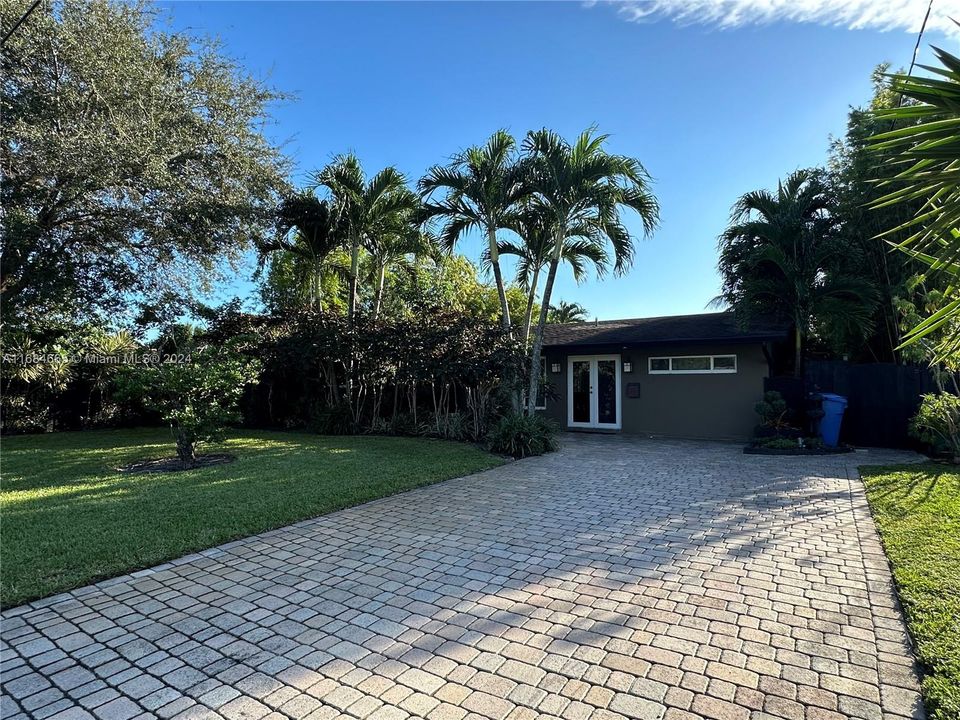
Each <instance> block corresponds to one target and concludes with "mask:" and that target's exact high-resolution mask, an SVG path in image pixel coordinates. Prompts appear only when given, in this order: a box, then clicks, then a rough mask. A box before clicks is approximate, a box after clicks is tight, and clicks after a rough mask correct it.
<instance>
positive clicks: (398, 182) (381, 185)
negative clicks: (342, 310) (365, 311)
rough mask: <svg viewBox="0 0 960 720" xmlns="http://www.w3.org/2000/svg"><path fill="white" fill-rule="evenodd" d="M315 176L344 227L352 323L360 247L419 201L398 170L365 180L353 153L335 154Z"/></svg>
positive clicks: (385, 169)
mask: <svg viewBox="0 0 960 720" xmlns="http://www.w3.org/2000/svg"><path fill="white" fill-rule="evenodd" d="M314 179H315V181H316V183H317V185H320V186H323V187H325V188H327V190H329V191H330V194H331V196H332V198H333V207H334V210H335V214H336V216H337V221H338V222H340V223H343V225H344V227H345V232H346V235H347V239H348V245H349V249H350V270H349V278H350V288H349V291H348V293H349V296H348V298H347V322H348V323H350V324H353V320H354V316H355V315H356V311H357V296H358V291H357V285H358V278H359V274H360V250H361V248H362V247H363V246H364V245H365V244H368V243H370V242H371V238H373V237H375V236H376V235H377V234H378V233H380V232H382V231H383V230H384V228H386V227H389V226H391V224H392V223H395V222H396V221H397V218H398V217H399V216H402V215H404V214H408V213H413V212H415V211H416V210H417V207H418V205H419V203H418V201H417V196H416V195H415V194H414V193H413V192H411V191H410V189H409V188H408V187H407V181H406V178H405V177H404V176H403V174H402V173H401V172H400V171H398V170H397V169H396V168H394V167H387V168H384V169H383V170H381V171H380V172H378V173H377V174H376V175H374V176H373V177H372V178H370V180H369V181H368V180H367V179H366V176H365V175H364V172H363V167H362V166H361V165H360V161H359V160H358V159H357V156H356V155H354V154H353V153H348V154H346V155H340V156H338V157H336V158H334V160H333V162H332V163H330V164H329V165H327V167H325V168H324V169H323V170H321V171H320V172H318V173H316V174H315V176H314Z"/></svg>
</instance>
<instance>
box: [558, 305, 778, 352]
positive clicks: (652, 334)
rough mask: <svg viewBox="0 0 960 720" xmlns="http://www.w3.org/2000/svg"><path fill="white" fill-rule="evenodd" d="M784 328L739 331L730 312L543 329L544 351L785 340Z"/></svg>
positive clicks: (770, 326) (769, 326)
mask: <svg viewBox="0 0 960 720" xmlns="http://www.w3.org/2000/svg"><path fill="white" fill-rule="evenodd" d="M786 333H787V326H786V325H784V324H782V323H773V322H767V323H762V324H754V325H753V326H751V327H749V328H747V329H744V328H741V327H740V326H739V325H738V324H737V321H736V320H735V319H734V317H733V313H732V312H729V311H728V312H717V313H702V314H700V315H672V316H667V317H654V318H633V319H630V320H601V321H599V322H585V323H566V324H563V325H547V326H546V327H545V328H544V331H543V345H544V347H559V346H567V345H663V344H669V343H690V344H697V343H708V342H762V341H765V340H780V339H783V338H784V337H786Z"/></svg>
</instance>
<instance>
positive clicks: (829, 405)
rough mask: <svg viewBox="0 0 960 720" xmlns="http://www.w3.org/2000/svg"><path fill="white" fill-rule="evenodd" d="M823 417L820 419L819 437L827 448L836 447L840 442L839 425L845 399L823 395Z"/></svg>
mask: <svg viewBox="0 0 960 720" xmlns="http://www.w3.org/2000/svg"><path fill="white" fill-rule="evenodd" d="M820 398H821V399H822V401H823V402H822V408H823V417H822V418H820V437H821V439H822V440H823V444H824V445H826V446H827V447H836V446H837V443H838V442H839V441H840V423H841V421H842V420H843V411H844V410H845V409H846V407H847V399H846V398H845V397H844V396H843V395H834V394H833V393H823V394H821V395H820Z"/></svg>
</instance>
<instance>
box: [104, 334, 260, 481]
mask: <svg viewBox="0 0 960 720" xmlns="http://www.w3.org/2000/svg"><path fill="white" fill-rule="evenodd" d="M259 370H260V366H259V363H257V361H256V360H251V359H249V358H246V357H244V356H242V355H240V354H239V353H237V352H236V351H234V350H232V349H231V348H230V347H229V346H225V345H221V346H214V345H207V346H204V347H199V348H197V349H196V350H194V351H193V352H192V353H188V354H187V353H185V354H184V358H183V361H177V362H162V361H161V362H151V363H148V364H144V365H131V366H125V367H124V368H123V369H122V372H120V373H119V374H118V376H117V385H118V388H119V391H120V393H121V395H126V396H128V397H138V398H140V399H141V400H142V402H143V403H144V404H145V405H146V406H147V407H149V408H151V409H154V410H156V411H157V412H159V413H160V415H161V416H162V417H163V419H164V421H166V422H167V423H169V425H170V427H171V429H172V430H173V432H174V434H175V436H176V440H177V456H178V457H179V458H180V461H181V462H182V463H183V464H184V465H186V466H191V465H193V464H194V463H195V462H196V448H197V446H198V445H199V444H201V443H205V442H210V441H213V440H219V439H221V438H222V437H223V432H224V430H225V429H226V426H227V425H229V424H231V423H236V422H239V420H240V413H239V412H238V410H237V406H238V404H239V402H240V398H241V396H242V395H243V392H244V390H245V388H246V386H247V385H249V384H251V383H254V382H256V380H257V376H258V374H259Z"/></svg>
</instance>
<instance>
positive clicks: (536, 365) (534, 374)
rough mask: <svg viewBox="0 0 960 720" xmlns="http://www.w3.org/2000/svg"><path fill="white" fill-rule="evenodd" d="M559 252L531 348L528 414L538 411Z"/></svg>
mask: <svg viewBox="0 0 960 720" xmlns="http://www.w3.org/2000/svg"><path fill="white" fill-rule="evenodd" d="M558 255H559V253H554V256H553V258H551V260H550V270H549V271H548V272H547V284H546V285H545V286H544V287H543V297H542V298H541V299H540V318H539V320H538V321H537V329H536V331H535V332H534V333H533V348H531V350H530V385H529V387H528V392H527V414H528V415H533V414H534V413H536V411H537V391H538V390H539V389H540V351H541V350H542V349H543V328H544V326H545V325H546V324H547V312H548V309H549V307H550V295H551V293H552V292H553V282H554V280H556V279H557V266H558V265H560V258H559V257H558Z"/></svg>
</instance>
